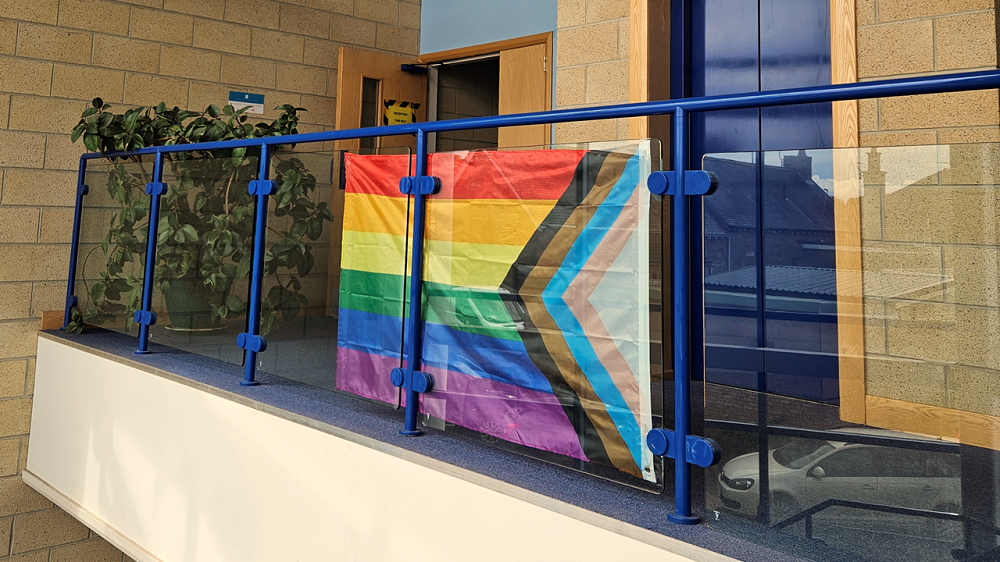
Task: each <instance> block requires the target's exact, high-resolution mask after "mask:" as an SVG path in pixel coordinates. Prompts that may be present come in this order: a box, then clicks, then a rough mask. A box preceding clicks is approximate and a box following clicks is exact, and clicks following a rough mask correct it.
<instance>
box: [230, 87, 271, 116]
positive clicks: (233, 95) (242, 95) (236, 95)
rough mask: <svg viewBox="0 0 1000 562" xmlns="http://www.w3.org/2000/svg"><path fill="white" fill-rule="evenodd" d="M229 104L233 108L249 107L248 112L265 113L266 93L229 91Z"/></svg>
mask: <svg viewBox="0 0 1000 562" xmlns="http://www.w3.org/2000/svg"><path fill="white" fill-rule="evenodd" d="M229 105H231V106H233V109H237V110H238V109H243V108H244V107H249V108H250V109H248V110H247V113H256V114H257V115H263V114H264V94H250V93H247V92H233V91H230V92H229Z"/></svg>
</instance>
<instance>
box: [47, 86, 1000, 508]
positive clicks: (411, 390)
mask: <svg viewBox="0 0 1000 562" xmlns="http://www.w3.org/2000/svg"><path fill="white" fill-rule="evenodd" d="M992 88H1000V71H998V70H987V71H979V72H967V73H957V74H946V75H936V76H923V77H915V78H901V79H892V80H880V81H875V82H861V83H853V84H837V85H831V86H816V87H811V88H799V89H791V90H776V91H769V92H749V93H743V94H731V95H721V96H710V97H702V98H688V99H678V100H663V101H650V102H643V103H631V104H622V105H612V106H604V107H589V108H580V109H566V110H556V111H544V112H538V113H524V114H518V115H500V116H491V117H476V118H468V119H455V120H450V121H433V122H427V123H413V124H406V125H393V126H388V127H369V128H361V129H346V130H339V131H324V132H317V133H305V134H297V135H286V136H279V137H260V138H248V139H238V140H229V141H218V142H207V143H195V144H181V145H173V146H155V147H148V148H143V149H139V150H135V151H131V152H115V153H105V154H101V153H88V154H84V155H82V156H81V157H80V179H79V182H78V188H77V193H78V196H77V202H76V210H75V216H74V225H73V239H72V245H71V250H70V251H71V252H72V254H71V259H70V267H69V282H68V283H67V295H66V315H65V318H66V323H67V324H68V322H69V318H70V316H69V314H70V309H71V308H72V306H73V288H74V280H75V277H76V259H75V256H76V253H77V250H78V247H79V237H80V212H81V209H82V205H83V197H84V195H85V194H86V186H85V185H84V175H85V173H86V162H87V161H88V160H92V159H96V158H110V157H129V156H140V155H154V156H155V158H156V161H157V165H156V168H155V169H156V170H159V169H160V168H161V167H162V160H163V155H164V154H168V153H174V152H188V151H208V150H221V149H233V148H240V147H261V149H262V151H261V153H262V158H261V162H260V169H261V170H262V173H261V176H260V180H262V181H261V182H260V183H261V184H263V183H264V181H266V177H265V172H264V170H266V169H267V167H268V165H269V162H268V158H267V154H268V150H267V147H272V146H275V145H288V144H302V143H313V142H329V141H338V140H353V139H361V138H373V137H384V136H398V135H416V136H417V140H418V142H417V154H416V157H417V162H418V165H417V168H416V170H415V173H414V177H413V178H411V180H410V181H409V183H408V184H407V185H409V186H410V190H409V193H410V194H412V195H413V197H414V199H415V207H416V209H417V212H416V216H415V220H414V245H413V257H412V263H413V269H412V271H411V276H412V279H411V283H410V288H409V291H410V294H409V299H410V316H409V319H408V323H407V330H406V339H407V346H406V349H407V351H408V353H407V354H408V356H409V357H408V361H407V366H406V368H405V369H400V370H398V371H399V372H398V373H397V372H394V373H393V375H392V376H393V379H394V382H396V380H395V379H397V377H398V378H399V383H400V384H399V386H403V387H404V388H406V390H407V408H406V419H405V426H404V429H403V431H402V433H403V434H406V435H418V434H419V433H420V431H419V430H418V429H417V427H416V413H417V400H418V397H419V393H420V392H422V391H423V390H427V389H429V388H430V384H429V383H428V381H427V380H426V378H425V379H423V380H422V382H420V381H419V377H423V373H420V371H419V369H420V367H421V365H420V363H421V361H420V349H419V336H420V333H421V331H420V324H419V322H420V318H421V317H422V316H421V290H422V288H421V283H420V269H419V266H418V264H420V263H422V261H423V249H422V244H420V243H418V241H419V240H421V239H422V235H421V233H420V232H419V231H418V228H417V224H420V225H421V227H422V224H423V213H422V212H421V211H422V209H423V205H422V201H423V197H424V195H426V194H427V193H426V192H425V191H423V187H421V186H423V185H425V182H423V181H421V179H427V178H425V177H424V174H425V173H426V168H425V163H426V156H427V155H426V143H425V142H422V140H423V139H426V135H427V134H429V133H440V132H446V131H459V130H469V129H479V128H488V127H516V126H522V125H547V124H555V123H566V122H570V121H591V120H596V119H621V118H627V117H643V116H649V115H666V114H673V115H674V121H675V130H674V135H673V141H674V145H673V147H672V148H673V153H674V175H673V176H672V177H673V178H675V179H674V181H675V182H676V183H677V184H678V185H675V186H672V189H671V193H672V194H673V197H674V214H673V239H672V251H673V256H674V259H673V271H672V287H673V304H674V321H673V328H674V330H673V331H674V334H673V346H672V347H673V359H674V364H673V366H674V396H675V412H674V423H675V426H674V427H675V431H674V432H673V434H672V437H673V439H672V444H673V445H672V448H675V449H677V450H675V451H672V454H670V455H669V456H671V457H673V458H675V459H676V463H675V484H676V490H675V504H674V510H675V511H674V513H673V514H670V515H669V516H668V518H669V519H670V520H671V521H674V522H676V523H682V524H693V523H695V522H697V521H698V518H697V517H696V516H694V515H693V514H692V512H691V483H690V466H689V463H694V464H701V463H700V462H697V463H696V462H695V459H696V458H701V459H703V458H704V454H705V449H704V448H702V449H701V450H696V449H697V446H698V445H699V443H698V438H693V437H691V436H688V435H687V433H688V430H689V426H690V410H689V404H690V375H691V373H690V372H689V371H690V364H691V363H690V353H691V350H690V349H688V347H689V346H690V334H689V330H690V318H691V310H690V308H691V307H690V301H689V295H690V287H689V286H688V279H689V277H688V273H689V271H690V265H691V264H690V261H691V260H690V246H689V243H688V242H689V236H690V233H689V232H688V227H687V209H688V197H691V196H699V195H698V192H696V191H692V193H686V192H685V188H684V185H683V184H684V181H685V175H684V173H683V172H684V170H685V168H686V166H687V164H688V162H687V158H688V144H689V141H688V137H687V135H688V131H687V126H686V123H685V121H686V115H687V114H689V113H692V112H703V111H720V110H729V109H744V108H760V107H773V106H780V105H794V104H804V103H823V102H835V101H847V100H857V99H868V98H880V97H893V96H906V95H918V94H939V93H947V92H959V91H970V90H985V89H992ZM156 181H158V180H156ZM160 187H162V186H160ZM251 189H255V188H254V187H251ZM259 189H260V191H257V192H255V194H257V195H258V198H257V204H258V209H257V212H258V215H261V214H264V213H266V201H267V199H266V195H267V194H268V193H269V191H267V190H265V187H264V186H261V187H260V188H259ZM155 199H156V197H155V196H154V201H155ZM262 202H263V204H264V205H265V206H264V207H261V206H260V205H261V204H262ZM149 220H150V224H151V225H155V224H156V223H157V221H158V216H157V214H156V207H151V209H150V219H149ZM150 230H151V232H152V234H150V238H149V240H148V241H149V244H150V245H151V247H154V250H153V251H155V244H154V242H155V239H156V237H155V230H153V229H152V228H151V229H150ZM265 235H266V233H265V232H264V230H263V224H262V221H257V225H256V228H255V232H254V237H255V246H258V245H259V246H260V247H263V243H264V237H265ZM148 252H149V251H148ZM263 259H264V256H263V252H259V251H255V255H254V264H253V272H254V275H255V276H257V277H259V276H260V275H261V272H262V268H263ZM147 262H148V264H151V263H152V262H153V257H152V254H151V253H148V255H147ZM148 264H147V265H148ZM145 281H146V283H145V288H144V289H145V294H144V295H143V297H144V298H143V309H144V310H143V312H145V313H147V315H146V316H144V319H145V321H146V322H147V325H143V328H145V329H144V330H143V331H142V334H143V337H142V338H141V341H140V343H139V349H140V350H145V349H146V341H145V338H146V336H148V323H153V322H155V316H150V315H151V311H149V306H147V305H148V302H147V295H148V294H151V292H152V290H151V285H150V283H151V281H152V274H151V270H150V268H149V267H147V272H146V279H145ZM251 282H253V280H251ZM252 299H256V300H259V299H260V294H259V291H258V292H257V293H255V294H254V295H253V296H252ZM250 305H251V307H253V306H255V305H256V306H259V303H254V302H251V303H250ZM251 316H252V315H251ZM256 334H259V326H257V325H256V321H255V320H254V319H253V318H251V326H250V327H249V332H248V333H247V334H241V337H242V339H241V342H240V346H241V347H243V348H244V349H246V350H247V352H248V353H247V355H248V357H251V358H252V357H255V355H256V352H257V351H263V349H264V347H265V346H266V343H265V342H264V341H263V338H262V337H261V336H258V335H256ZM251 352H252V353H251ZM255 363H256V361H252V360H248V362H247V366H246V376H245V379H244V381H243V384H253V383H254V373H255V370H256V365H255ZM415 373H416V374H415ZM654 431H656V430H654ZM710 453H711V452H710V451H709V452H708V454H710Z"/></svg>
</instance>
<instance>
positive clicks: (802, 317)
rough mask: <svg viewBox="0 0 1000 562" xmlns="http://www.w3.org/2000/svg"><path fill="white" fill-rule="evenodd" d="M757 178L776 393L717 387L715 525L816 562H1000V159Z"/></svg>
mask: <svg viewBox="0 0 1000 562" xmlns="http://www.w3.org/2000/svg"><path fill="white" fill-rule="evenodd" d="M714 157H715V158H718V159H725V158H726V156H725V155H715V156H714ZM731 159H732V160H734V161H745V156H744V155H742V154H737V155H732V158H731ZM761 162H762V166H761V170H762V174H761V182H760V183H761V189H762V196H761V199H760V200H761V201H762V202H763V204H764V209H763V212H762V216H763V226H764V228H763V229H762V230H761V236H762V237H763V239H764V246H763V247H764V248H765V251H764V252H763V256H762V263H763V264H764V265H765V267H764V270H763V277H764V285H763V286H764V287H765V289H766V291H764V298H765V305H766V306H765V308H766V314H764V315H763V316H762V317H761V318H762V326H763V329H764V333H765V334H766V338H765V342H764V343H765V347H764V349H763V352H764V353H763V363H762V367H763V371H764V374H765V377H766V389H767V391H768V392H771V393H772V394H764V393H758V392H747V391H743V390H739V389H736V388H733V387H732V386H723V385H715V384H707V385H706V386H705V391H706V399H705V404H706V406H705V407H706V414H705V416H706V422H705V423H706V426H707V427H708V434H709V436H711V437H714V438H716V439H718V440H719V442H720V444H721V445H722V449H723V451H724V453H723V460H722V463H720V465H719V466H717V467H713V468H712V469H709V470H708V471H707V478H706V504H707V506H708V510H709V513H710V515H709V517H708V520H709V524H710V525H712V526H714V527H716V528H718V529H720V530H722V531H724V532H732V533H736V534H738V535H739V536H741V537H744V538H747V537H749V538H751V540H754V541H758V542H761V543H763V544H767V545H770V546H772V547H774V548H778V549H780V550H784V551H787V552H791V553H793V554H796V555H798V556H802V557H805V558H810V559H814V560H842V559H866V560H886V561H889V560H908V561H909V560H920V561H923V560H927V561H931V560H950V559H974V560H989V559H995V558H996V555H997V552H1000V551H998V550H997V549H998V548H1000V484H998V482H1000V480H998V479H997V474H998V467H1000V452H998V450H997V449H998V446H997V443H998V439H997V430H996V428H997V427H1000V421H998V420H1000V409H998V407H997V400H996V396H997V393H996V389H997V381H998V380H1000V353H997V351H996V349H997V346H996V345H995V343H996V341H997V338H998V331H997V329H996V326H998V325H1000V322H998V319H1000V297H998V295H1000V289H998V274H997V272H998V270H1000V268H998V263H1000V260H998V258H997V256H998V253H1000V250H998V248H1000V237H998V236H997V232H1000V229H998V228H997V225H998V222H997V213H996V210H997V209H998V208H1000V198H998V195H997V189H996V186H997V178H1000V169H998V167H997V162H1000V146H998V145H995V144H974V145H951V146H923V147H892V148H862V149H838V150H825V151H791V152H776V153H765V154H763V155H762V156H761ZM720 184H721V182H720ZM768 191H771V192H772V193H771V195H768V194H767V192H768ZM793 211H795V212H793ZM831 217H832V218H831ZM706 244H707V242H706ZM841 349H843V350H850V352H849V353H848V352H845V353H843V354H842V355H840V354H838V351H839V350H841ZM845 383H846V384H845ZM727 384H729V383H727ZM778 394H784V395H790V396H796V397H803V398H807V399H809V400H814V401H816V402H807V401H804V400H795V399H792V398H784V397H781V396H777V395H778ZM819 401H826V402H838V401H839V403H840V404H841V405H842V406H841V407H838V406H835V405H824V404H820V403H817V402H819ZM852 412H853V413H852ZM857 412H860V413H861V416H860V419H863V420H865V421H866V422H867V423H868V424H871V425H872V426H873V427H865V426H854V425H851V424H849V423H845V422H844V421H841V420H842V418H843V419H855V418H856V417H857ZM902 430H906V431H902ZM761 451H767V453H766V454H764V455H761V454H759V452H761Z"/></svg>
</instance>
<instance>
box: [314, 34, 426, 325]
mask: <svg viewBox="0 0 1000 562" xmlns="http://www.w3.org/2000/svg"><path fill="white" fill-rule="evenodd" d="M415 62H416V61H415V60H412V59H406V58H400V57H395V56H392V55H385V54H380V53H373V52H371V51H362V50H358V49H351V48H348V47H341V48H340V56H339V64H338V66H337V129H356V128H358V127H360V126H362V123H361V114H362V106H363V101H364V95H363V94H364V93H365V85H366V84H365V82H366V80H365V79H366V78H367V79H368V85H369V86H370V85H372V81H376V82H377V88H376V89H377V94H374V95H375V98H376V99H375V100H374V101H375V102H376V104H377V106H376V115H377V119H376V120H375V122H374V123H365V125H368V126H370V125H381V124H382V115H383V111H384V106H383V101H384V100H397V101H408V102H410V103H411V104H412V103H417V104H419V108H418V109H417V110H416V112H415V116H416V120H417V121H418V122H419V121H426V120H427V119H426V115H427V114H426V107H427V104H426V101H427V99H426V98H427V75H426V74H410V73H408V72H404V71H402V70H401V67H402V65H404V64H412V63H415ZM368 93H369V94H370V95H371V94H372V92H371V90H370V89H369V91H368ZM368 101H369V103H370V102H371V100H368ZM360 146H361V143H360V142H359V141H358V140H357V139H354V140H347V141H339V142H337V143H336V149H337V150H349V151H357V150H358V149H359V148H360ZM373 146H374V147H376V150H379V151H383V152H386V153H389V154H397V153H400V147H408V148H410V149H415V148H416V137H415V136H414V135H406V136H400V137H385V138H382V139H377V140H376V142H375V144H374V145H373ZM393 149H395V150H393ZM338 179H339V178H334V182H335V187H334V190H333V202H332V204H331V208H332V211H333V214H334V217H336V220H338V221H341V220H343V217H344V191H343V190H340V189H336V183H337V180H338ZM342 243H343V223H342V222H340V223H336V225H335V227H334V228H333V230H332V231H331V233H330V265H329V268H328V270H327V271H328V278H327V304H328V307H327V308H328V310H330V311H331V313H332V314H334V315H336V314H337V308H338V306H339V300H340V299H339V297H340V255H341V244H342Z"/></svg>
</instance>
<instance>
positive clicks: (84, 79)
mask: <svg viewBox="0 0 1000 562" xmlns="http://www.w3.org/2000/svg"><path fill="white" fill-rule="evenodd" d="M420 9H421V7H420V0H412V1H411V0H280V1H278V0H128V1H117V0H2V1H0V175H2V185H0V560H6V559H7V558H6V557H8V556H10V560H18V561H21V562H43V561H50V562H63V561H66V562H69V561H72V562H98V561H100V562H103V561H111V560H114V561H116V562H117V561H120V560H122V559H123V555H122V553H121V552H119V551H118V550H116V549H115V548H114V547H112V546H111V545H110V544H108V543H106V542H104V541H103V539H100V538H98V537H96V536H95V535H94V534H93V533H92V532H90V531H89V530H88V529H87V528H86V527H84V526H83V525H81V524H80V523H78V522H77V521H76V520H75V519H73V518H71V517H69V516H68V515H66V514H65V513H63V512H62V511H60V510H58V509H55V508H53V506H52V504H51V503H50V502H48V501H47V500H46V499H45V498H43V497H42V496H40V495H38V494H37V493H35V492H34V491H33V490H31V489H30V488H28V487H27V486H25V485H24V483H23V482H22V481H21V477H20V475H19V473H20V471H21V470H22V469H23V467H24V463H25V460H26V458H27V455H26V450H27V447H28V436H27V434H28V424H29V419H30V411H31V396H32V394H33V377H34V365H35V359H34V356H35V341H36V337H35V331H36V330H37V329H38V326H39V321H38V318H39V317H40V315H41V312H42V311H43V310H58V309H61V308H62V306H63V299H64V294H65V276H66V267H67V264H68V259H69V241H70V236H71V232H70V230H71V225H72V209H71V206H72V205H73V202H74V193H75V184H76V179H75V176H76V172H75V171H76V169H77V160H78V157H79V155H80V153H81V152H83V150H84V147H83V145H82V143H77V144H75V145H74V144H71V143H70V141H69V132H70V130H71V129H72V128H73V126H74V125H75V124H76V122H77V120H78V119H79V117H80V113H81V112H83V110H84V109H86V108H87V106H88V104H89V103H90V100H91V99H92V98H94V97H101V98H103V99H104V100H105V101H106V102H107V103H110V104H112V105H114V106H116V108H117V109H118V110H121V109H123V107H134V106H141V105H150V104H156V103H158V102H160V101H165V102H166V103H167V104H168V105H177V106H180V107H184V108H190V109H198V110H203V109H204V108H205V107H207V106H208V105H209V104H213V103H214V104H216V105H219V106H222V105H224V104H225V103H226V100H227V99H228V92H229V91H230V90H238V91H250V92H254V93H263V94H264V95H265V102H266V103H265V108H266V109H267V112H266V114H265V115H264V116H263V117H264V118H273V117H274V116H275V112H274V111H272V110H271V109H270V108H273V107H275V106H277V105H279V104H283V103H291V104H294V105H296V106H300V107H305V108H307V109H308V110H309V111H308V112H306V113H305V114H304V115H303V121H304V124H303V125H302V126H301V127H300V130H301V131H303V132H307V131H318V130H325V129H331V128H333V126H334V119H335V108H336V100H335V96H336V89H337V68H336V67H337V52H338V48H339V47H340V46H341V45H353V46H358V47H363V48H369V49H375V50H380V51H385V52H390V53H396V54H405V55H416V53H417V50H418V44H419V26H420ZM338 218H339V217H338ZM126 559H127V557H126Z"/></svg>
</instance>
